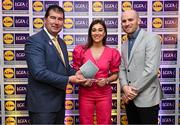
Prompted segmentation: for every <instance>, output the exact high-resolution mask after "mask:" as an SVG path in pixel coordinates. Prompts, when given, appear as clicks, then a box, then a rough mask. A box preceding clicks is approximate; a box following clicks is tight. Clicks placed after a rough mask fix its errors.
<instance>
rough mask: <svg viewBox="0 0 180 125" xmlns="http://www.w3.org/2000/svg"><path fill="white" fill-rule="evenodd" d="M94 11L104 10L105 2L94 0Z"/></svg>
mask: <svg viewBox="0 0 180 125" xmlns="http://www.w3.org/2000/svg"><path fill="white" fill-rule="evenodd" d="M92 9H93V12H102V10H103V3H102V2H99V1H94V2H93V5H92Z"/></svg>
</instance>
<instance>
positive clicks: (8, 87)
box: [4, 84, 15, 95]
mask: <svg viewBox="0 0 180 125" xmlns="http://www.w3.org/2000/svg"><path fill="white" fill-rule="evenodd" d="M4 92H5V94H7V95H12V94H14V92H15V88H14V86H13V85H10V84H9V85H5V87H4Z"/></svg>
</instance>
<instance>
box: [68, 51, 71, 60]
mask: <svg viewBox="0 0 180 125" xmlns="http://www.w3.org/2000/svg"><path fill="white" fill-rule="evenodd" d="M68 57H69V61H72V52H71V51H68Z"/></svg>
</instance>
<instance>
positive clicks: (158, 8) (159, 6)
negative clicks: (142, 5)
mask: <svg viewBox="0 0 180 125" xmlns="http://www.w3.org/2000/svg"><path fill="white" fill-rule="evenodd" d="M162 10H163V3H162V1H153V11H155V12H159V11H162Z"/></svg>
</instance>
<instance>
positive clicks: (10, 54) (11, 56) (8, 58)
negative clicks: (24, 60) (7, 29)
mask: <svg viewBox="0 0 180 125" xmlns="http://www.w3.org/2000/svg"><path fill="white" fill-rule="evenodd" d="M4 60H5V61H12V60H14V52H13V51H12V50H5V51H4Z"/></svg>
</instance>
